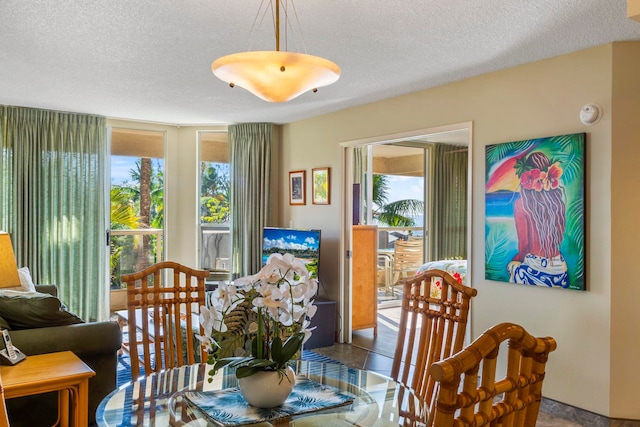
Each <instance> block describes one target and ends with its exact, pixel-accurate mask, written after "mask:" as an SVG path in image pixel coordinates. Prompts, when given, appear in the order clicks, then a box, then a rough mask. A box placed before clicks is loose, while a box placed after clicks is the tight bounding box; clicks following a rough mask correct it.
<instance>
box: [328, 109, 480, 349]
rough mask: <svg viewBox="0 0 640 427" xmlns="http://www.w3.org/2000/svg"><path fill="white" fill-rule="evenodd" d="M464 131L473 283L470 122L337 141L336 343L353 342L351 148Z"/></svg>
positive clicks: (468, 268)
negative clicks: (339, 208) (339, 167)
mask: <svg viewBox="0 0 640 427" xmlns="http://www.w3.org/2000/svg"><path fill="white" fill-rule="evenodd" d="M461 130H467V131H468V147H469V156H468V165H467V168H468V169H467V170H468V174H467V207H468V215H467V248H468V251H467V258H468V259H467V283H473V282H472V280H471V271H472V269H471V263H472V260H471V259H470V258H471V257H470V256H469V255H470V249H471V247H472V246H471V243H472V242H471V237H472V235H473V233H472V228H471V227H472V217H473V215H472V208H473V203H472V194H473V191H472V185H471V184H472V176H473V174H472V168H471V165H472V160H473V156H472V148H473V147H472V140H473V122H470V121H469V122H462V123H456V124H452V125H444V126H437V127H430V128H424V129H417V130H413V131H408V132H401V133H394V134H389V135H380V136H374V137H369V138H363V139H356V140H350V141H344V142H341V143H340V147H341V150H340V151H341V162H342V170H343V171H344V174H343V179H342V197H343V200H342V206H343V208H342V211H341V214H340V223H341V225H340V253H341V254H342V256H341V257H340V286H339V293H340V300H339V301H338V312H339V319H340V322H341V325H339V326H338V330H339V331H340V332H339V334H338V342H340V343H351V341H352V332H353V331H352V327H351V312H352V309H351V307H352V304H353V296H352V294H351V250H352V244H351V242H352V235H351V226H352V212H353V199H352V188H353V150H352V149H353V148H356V147H364V146H369V145H378V144H389V143H393V142H400V141H405V140H409V139H415V138H418V137H427V136H428V137H432V136H436V135H439V134H446V133H450V132H455V131H461Z"/></svg>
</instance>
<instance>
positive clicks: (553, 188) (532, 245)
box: [507, 151, 569, 288]
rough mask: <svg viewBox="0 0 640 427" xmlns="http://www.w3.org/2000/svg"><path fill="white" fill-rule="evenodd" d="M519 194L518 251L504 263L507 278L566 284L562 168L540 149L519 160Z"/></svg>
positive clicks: (516, 207)
mask: <svg viewBox="0 0 640 427" xmlns="http://www.w3.org/2000/svg"><path fill="white" fill-rule="evenodd" d="M515 169H516V174H517V176H518V177H519V178H520V197H519V198H518V199H517V200H516V201H515V203H514V218H515V222H516V232H517V235H518V253H517V254H516V255H515V256H514V258H513V260H512V261H511V262H510V263H509V265H508V266H507V268H508V270H509V273H510V281H511V282H514V283H524V284H529V285H542V286H549V287H553V286H560V287H563V288H567V287H568V286H569V277H568V274H567V264H566V262H565V260H564V257H563V256H562V254H561V253H560V244H561V243H562V239H563V238H564V232H565V225H566V219H565V204H564V200H563V188H562V186H561V185H560V177H561V176H562V172H563V171H562V168H561V167H560V164H559V163H557V162H556V163H553V164H552V163H551V162H550V161H549V158H548V157H547V156H546V155H545V154H544V153H541V152H539V151H536V152H533V153H531V154H530V155H528V156H526V157H523V158H522V159H519V160H518V162H517V163H516V165H515Z"/></svg>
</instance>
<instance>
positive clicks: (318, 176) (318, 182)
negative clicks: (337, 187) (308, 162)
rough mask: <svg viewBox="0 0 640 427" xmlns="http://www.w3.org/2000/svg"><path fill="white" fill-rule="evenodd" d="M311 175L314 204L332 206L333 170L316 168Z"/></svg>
mask: <svg viewBox="0 0 640 427" xmlns="http://www.w3.org/2000/svg"><path fill="white" fill-rule="evenodd" d="M311 174H312V178H313V204H314V205H329V204H331V169H330V168H315V169H313V170H312V172H311Z"/></svg>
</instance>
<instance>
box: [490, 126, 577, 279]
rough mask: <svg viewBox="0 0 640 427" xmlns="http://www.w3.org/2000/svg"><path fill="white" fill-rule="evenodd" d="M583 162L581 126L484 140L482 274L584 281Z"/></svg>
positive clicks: (515, 277) (493, 276)
mask: <svg viewBox="0 0 640 427" xmlns="http://www.w3.org/2000/svg"><path fill="white" fill-rule="evenodd" d="M584 167H585V134H584V133H577V134H570V135H560V136H552V137H547V138H537V139H529V140H526V141H515V142H508V143H504V144H494V145H488V146H487V147H486V169H485V170H486V185H485V278H486V279H488V280H496V281H500V282H511V283H522V284H528V285H537V286H543V287H549V288H565V289H576V290H584V289H585V246H584V242H585V202H584V194H585V173H584Z"/></svg>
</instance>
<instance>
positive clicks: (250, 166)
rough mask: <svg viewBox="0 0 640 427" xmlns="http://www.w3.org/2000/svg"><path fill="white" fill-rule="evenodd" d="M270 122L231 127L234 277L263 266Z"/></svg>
mask: <svg viewBox="0 0 640 427" xmlns="http://www.w3.org/2000/svg"><path fill="white" fill-rule="evenodd" d="M272 130H273V125H272V124H271V123H242V124H237V125H231V126H229V150H230V161H229V163H230V174H231V242H232V245H231V247H232V249H231V250H232V255H231V259H232V261H231V269H232V278H233V279H236V278H238V277H242V276H246V275H248V274H255V273H257V272H258V270H260V267H261V266H262V230H263V228H264V226H265V225H266V221H267V213H268V211H269V196H270V195H269V183H270V182H269V181H270V177H271V138H272Z"/></svg>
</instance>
